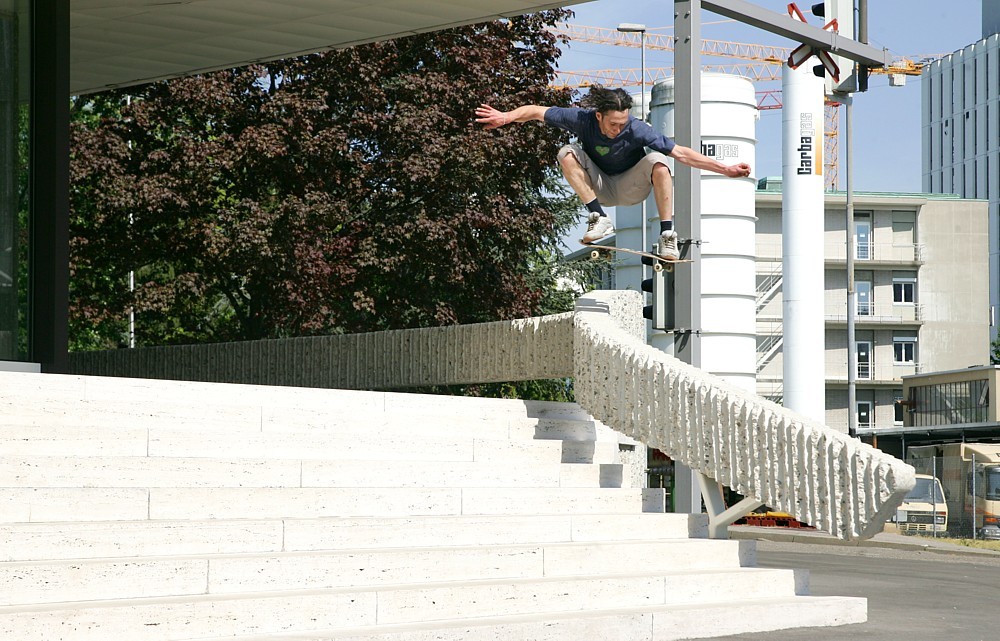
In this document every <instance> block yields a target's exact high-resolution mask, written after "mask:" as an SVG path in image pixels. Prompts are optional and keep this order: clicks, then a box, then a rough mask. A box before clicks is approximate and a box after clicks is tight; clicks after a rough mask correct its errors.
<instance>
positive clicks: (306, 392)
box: [0, 372, 592, 421]
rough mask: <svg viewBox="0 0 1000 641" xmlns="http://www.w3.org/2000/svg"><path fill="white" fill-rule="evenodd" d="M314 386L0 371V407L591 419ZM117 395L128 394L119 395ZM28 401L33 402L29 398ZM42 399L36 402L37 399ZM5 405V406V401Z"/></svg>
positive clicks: (572, 412)
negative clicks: (160, 407)
mask: <svg viewBox="0 0 1000 641" xmlns="http://www.w3.org/2000/svg"><path fill="white" fill-rule="evenodd" d="M432 398H433V402H428V395H426V394H410V393H400V392H368V391H355V390H330V389H319V388H302V387H280V386H270V385H240V384H227V383H198V382H189V381H167V380H152V379H129V378H115V377H98V376H74V375H58V374H25V373H16V372H0V407H3V409H4V410H7V409H10V410H13V411H14V412H15V413H16V412H17V411H18V405H19V401H20V405H21V406H22V407H21V410H24V409H25V408H24V407H23V406H24V405H27V404H29V403H27V402H26V401H29V400H31V399H37V400H38V401H52V402H66V401H76V402H86V403H89V404H91V405H93V404H100V405H108V406H111V407H121V406H129V405H131V406H133V408H134V407H136V406H145V405H149V404H153V405H157V404H161V403H162V404H170V405H181V406H184V405H186V406H189V407H192V408H195V409H203V408H210V407H220V406H221V407H224V408H228V407H241V406H242V407H247V406H254V407H257V408H265V407H279V408H289V409H298V410H320V411H329V410H330V409H331V408H336V409H337V411H338V412H340V413H358V414H372V413H388V414H397V415H400V416H455V415H459V416H464V417H467V418H479V417H491V418H495V417H500V416H503V417H505V418H514V417H526V418H548V419H561V420H583V421H590V420H592V419H591V418H590V417H589V416H588V415H587V414H586V413H585V412H583V411H582V410H581V409H580V408H579V406H577V405H575V404H572V403H555V402H547V401H521V400H515V399H496V398H472V397H462V396H444V395H441V396H433V397H432ZM123 399H128V400H127V401H123ZM31 404H34V403H31ZM39 404H42V403H39ZM8 405H9V407H7V406H8Z"/></svg>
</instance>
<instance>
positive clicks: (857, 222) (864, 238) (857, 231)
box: [854, 213, 874, 260]
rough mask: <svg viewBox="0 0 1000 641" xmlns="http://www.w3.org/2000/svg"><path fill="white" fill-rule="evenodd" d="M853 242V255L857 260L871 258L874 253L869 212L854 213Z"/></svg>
mask: <svg viewBox="0 0 1000 641" xmlns="http://www.w3.org/2000/svg"><path fill="white" fill-rule="evenodd" d="M854 242H855V251H856V253H855V256H854V257H855V258H857V259H858V260H871V259H872V254H873V253H874V252H873V249H874V247H873V245H872V215H871V213H856V214H854Z"/></svg>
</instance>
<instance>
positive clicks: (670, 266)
mask: <svg viewBox="0 0 1000 641" xmlns="http://www.w3.org/2000/svg"><path fill="white" fill-rule="evenodd" d="M663 269H665V270H667V271H668V272H672V271H674V266H673V265H664V266H663Z"/></svg>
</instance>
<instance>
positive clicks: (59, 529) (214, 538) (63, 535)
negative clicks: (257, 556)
mask: <svg viewBox="0 0 1000 641" xmlns="http://www.w3.org/2000/svg"><path fill="white" fill-rule="evenodd" d="M283 535H284V527H283V523H282V521H281V520H278V519H274V520H265V521H253V520H249V519H236V520H231V521H222V520H211V521H146V520H144V521H101V522H86V521H84V522H56V523H13V524H0V541H4V542H5V545H3V546H2V547H0V561H39V560H58V559H88V558H99V557H144V556H180V555H194V554H247V553H259V552H280V551H281V550H282V546H283V543H284V538H283Z"/></svg>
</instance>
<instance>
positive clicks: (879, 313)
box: [824, 302, 925, 326]
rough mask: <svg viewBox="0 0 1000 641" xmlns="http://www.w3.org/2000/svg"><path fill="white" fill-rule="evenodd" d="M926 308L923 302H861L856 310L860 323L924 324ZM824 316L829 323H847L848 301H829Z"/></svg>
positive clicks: (857, 319) (856, 318)
mask: <svg viewBox="0 0 1000 641" xmlns="http://www.w3.org/2000/svg"><path fill="white" fill-rule="evenodd" d="M924 315H925V310H924V306H923V305H921V304H905V305H904V304H898V303H866V302H859V303H858V304H857V305H856V306H855V310H854V322H855V323H856V324H858V325H864V324H871V325H893V326H906V325H922V324H923V323H924ZM824 316H825V318H826V322H827V324H828V325H846V324H847V303H846V302H841V303H827V305H826V308H825V310H824Z"/></svg>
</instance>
